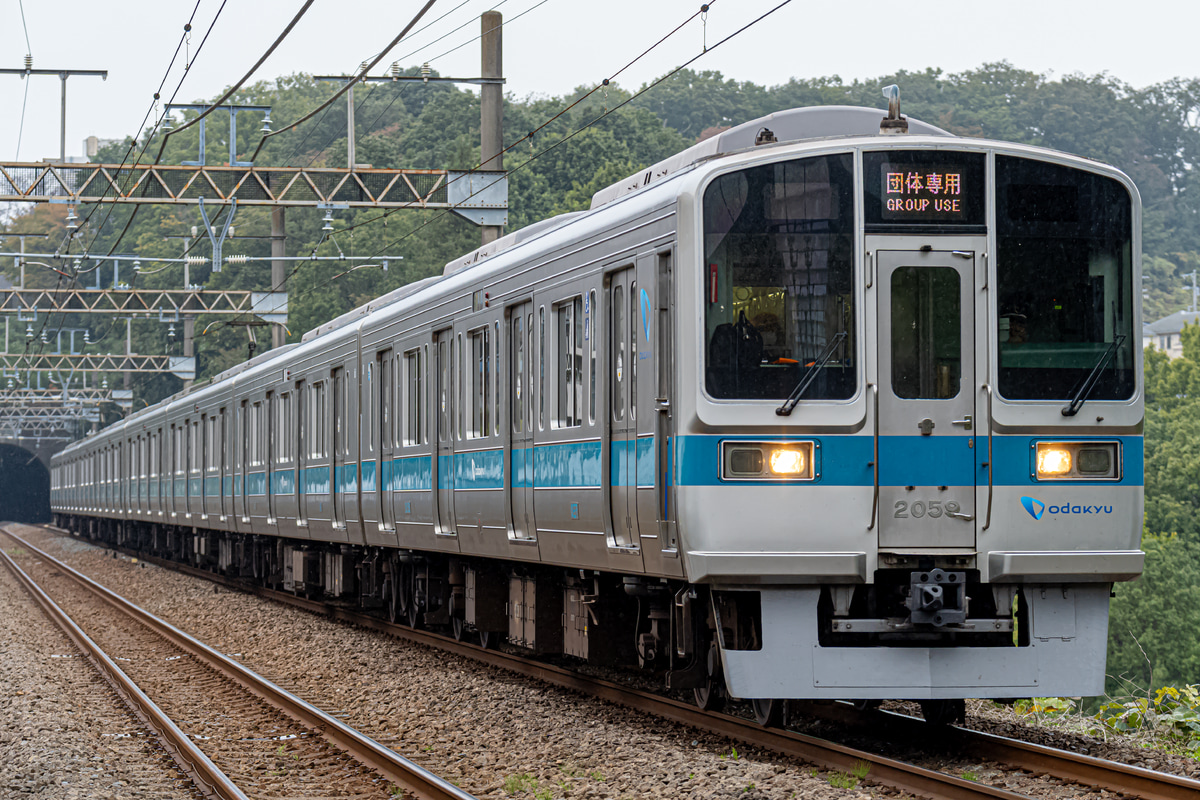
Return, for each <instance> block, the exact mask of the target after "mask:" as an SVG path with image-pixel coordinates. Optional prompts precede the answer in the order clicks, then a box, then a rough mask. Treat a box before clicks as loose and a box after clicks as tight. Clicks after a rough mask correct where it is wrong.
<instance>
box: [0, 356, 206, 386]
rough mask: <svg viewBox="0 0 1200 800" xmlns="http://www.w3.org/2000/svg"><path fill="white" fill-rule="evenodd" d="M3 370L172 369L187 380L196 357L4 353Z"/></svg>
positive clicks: (0, 361)
mask: <svg viewBox="0 0 1200 800" xmlns="http://www.w3.org/2000/svg"><path fill="white" fill-rule="evenodd" d="M0 369H3V370H4V371H5V372H9V371H16V370H22V371H23V370H51V371H54V370H57V371H58V372H60V373H62V372H170V373H171V374H172V375H174V376H175V377H177V378H182V379H183V380H185V381H190V380H195V379H196V357H195V356H140V355H134V354H132V353H124V354H117V355H113V354H104V355H99V354H83V355H72V354H68V353H62V354H58V353H41V354H35V353H0Z"/></svg>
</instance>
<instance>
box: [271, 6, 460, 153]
mask: <svg viewBox="0 0 1200 800" xmlns="http://www.w3.org/2000/svg"><path fill="white" fill-rule="evenodd" d="M435 2H437V0H428V2H426V3H425V5H424V6H422V7H421V10H420V11H418V12H417V15H416V16H415V17H413V18H412V20H411V21H410V22H409V23H408V24H407V25H405V26H404V30H402V31H400V33H399V34H397V36H396V38H394V39H392V41H391V42H389V43H388V45H387V47H385V48H383V50H382V51H380V53H379V55H377V56H375V58H374V59H373V60H372V61H371V62H370V63H369V64H364V65H363V66H362V68H361V69H359V71H358V72H357V73H356V74H355V75H354V79H353V80H350V81H347V82H346V85H345V86H343V87H342V88H341V89H339V90H338V91H337V92H335V93H334V95H333V97H331V98H329V99H328V100H326V101H325V102H324V103H322V104H321V105H319V106H317V107H316V108H314V109H313V110H312V111H310V112H308V113H307V114H305V115H304V116H303V117H301V118H300V119H298V120H295V121H293V122H291V123H289V124H288V125H287V126H285V127H283V128H280V129H279V130H277V131H274V132H273V133H268V134H265V135H264V136H263V137H262V138H261V139H259V140H258V147H256V148H254V153H253V155H251V156H250V160H251V161H253V160H254V159H255V158H257V157H258V153H259V151H260V150H262V148H263V145H264V144H266V142H267V140H268V139H269V138H271V137H272V136H275V135H276V134H279V133H283V132H284V131H289V130H292V129H293V128H295V127H296V126H297V125H299V124H300V123H301V122H304V121H306V120H309V119H311V118H312V117H313V115H315V114H316V113H317V112H318V111H321V110H322V109H324V108H326V107H327V106H329V105H332V104H333V102H334V101H335V100H337V99H338V98H339V97H341V96H342V95H344V94H345V93H346V92H348V91H350V87H351V86H353V85H354V84H355V83H357V82H358V79H359V78H361V77H362V76H363V75H366V74H367V73H368V72H370V71H371V70H372V69H374V68H375V65H376V64H378V63H379V62H380V61H382V60H383V57H384V56H386V55H387V54H388V51H390V50H391V49H392V48H393V47H395V46H396V45H397V44H399V43H400V40H401V39H403V38H404V37H405V36H407V35H408V32H409V31H410V30H412V28H413V26H414V25H416V24H417V23H418V22H420V21H421V17H423V16H425V12H426V11H428V10H429V9H430V8H431V7H432V6H433V4H434V3H435Z"/></svg>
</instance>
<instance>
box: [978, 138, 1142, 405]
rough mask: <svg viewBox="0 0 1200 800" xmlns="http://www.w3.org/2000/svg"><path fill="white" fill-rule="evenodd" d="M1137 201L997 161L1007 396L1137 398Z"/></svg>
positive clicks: (1117, 191) (1076, 179) (1100, 181)
mask: <svg viewBox="0 0 1200 800" xmlns="http://www.w3.org/2000/svg"><path fill="white" fill-rule="evenodd" d="M1131 209H1132V201H1131V199H1130V196H1129V192H1128V191H1127V190H1126V189H1125V187H1124V186H1122V185H1121V184H1120V183H1118V182H1117V181H1115V180H1113V179H1112V178H1107V177H1104V176H1102V175H1096V174H1094V173H1090V172H1084V171H1082V170H1078V169H1072V168H1070V167H1065V166H1061V165H1057V164H1050V163H1047V162H1043V161H1033V160H1030V159H1025V158H1016V157H1011V156H1000V155H998V156H997V157H996V236H997V260H996V275H997V295H996V301H997V307H998V331H997V336H996V341H997V343H998V349H999V367H1000V370H999V371H1000V375H999V386H998V389H999V392H1000V395H1001V396H1003V397H1006V398H1009V399H1015V400H1070V399H1072V398H1075V397H1076V396H1078V395H1079V393H1080V392H1081V391H1083V390H1084V385H1085V384H1086V383H1087V382H1088V379H1089V377H1090V376H1091V375H1092V373H1093V371H1096V370H1098V376H1097V380H1096V382H1095V385H1094V387H1092V388H1091V390H1090V391H1089V392H1088V395H1089V396H1090V397H1091V398H1092V399H1094V400H1121V399H1126V398H1129V397H1131V396H1132V395H1133V390H1134V357H1135V353H1136V351H1135V350H1134V348H1135V347H1140V346H1141V343H1140V341H1139V340H1138V339H1136V338H1135V337H1134V335H1133V307H1134V305H1133V300H1134V298H1133V292H1134V287H1133V264H1132V210H1131Z"/></svg>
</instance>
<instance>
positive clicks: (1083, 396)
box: [1062, 333, 1125, 417]
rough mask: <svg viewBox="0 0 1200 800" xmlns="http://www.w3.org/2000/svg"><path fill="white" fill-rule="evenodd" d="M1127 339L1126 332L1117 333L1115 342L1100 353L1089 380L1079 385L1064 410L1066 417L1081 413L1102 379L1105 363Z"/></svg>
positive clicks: (1063, 413) (1088, 377)
mask: <svg viewBox="0 0 1200 800" xmlns="http://www.w3.org/2000/svg"><path fill="white" fill-rule="evenodd" d="M1124 341H1125V334H1123V333H1120V334H1117V338H1115V339H1113V343H1112V344H1110V345H1109V346H1108V349H1107V350H1105V351H1104V352H1103V353H1101V355H1100V360H1099V361H1097V362H1096V366H1094V367H1092V372H1091V374H1090V375H1088V376H1087V380H1086V381H1084V382H1083V386H1080V387H1079V391H1078V392H1076V393H1075V396H1074V397H1073V398H1071V403H1070V405H1068V406H1067V407H1066V408H1064V409H1063V410H1062V415H1063V416H1064V417H1073V416H1075V415H1076V414H1078V413H1079V409H1081V408H1083V404H1084V403H1085V402H1087V399H1088V398H1089V397H1091V395H1092V390H1093V389H1095V388H1096V383H1097V382H1098V381H1099V380H1100V373H1101V372H1103V371H1104V365H1105V364H1107V363H1108V360H1109V359H1110V358H1112V356H1113V354H1114V353H1116V352H1117V348H1118V347H1120V346H1121V343H1122V342H1124Z"/></svg>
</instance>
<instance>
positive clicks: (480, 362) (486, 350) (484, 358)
mask: <svg viewBox="0 0 1200 800" xmlns="http://www.w3.org/2000/svg"><path fill="white" fill-rule="evenodd" d="M470 337H471V358H470V361H469V363H467V364H466V369H467V370H468V371H469V372H470V375H471V379H470V384H469V389H468V391H469V392H470V395H471V420H470V423H469V426H468V428H467V438H470V439H481V438H483V437H485V436H490V435H491V418H492V414H491V405H490V403H491V377H492V376H491V370H492V359H491V330H490V329H489V328H486V327H485V328H480V329H479V330H476V331H472V332H471V334H470Z"/></svg>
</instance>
